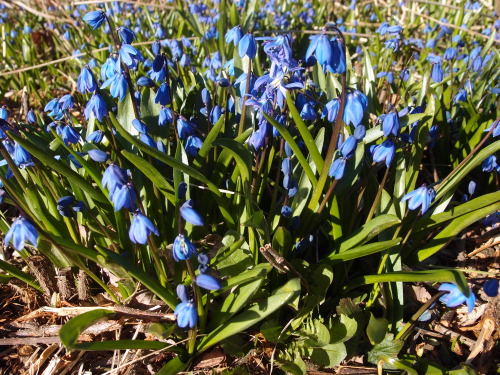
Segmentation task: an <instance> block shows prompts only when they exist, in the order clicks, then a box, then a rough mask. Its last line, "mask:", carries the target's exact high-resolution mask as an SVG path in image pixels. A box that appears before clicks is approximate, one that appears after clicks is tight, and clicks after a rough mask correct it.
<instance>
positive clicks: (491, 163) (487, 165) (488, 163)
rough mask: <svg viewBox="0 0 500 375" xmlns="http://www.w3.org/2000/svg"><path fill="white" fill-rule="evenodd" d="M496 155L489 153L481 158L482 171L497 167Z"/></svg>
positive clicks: (489, 170)
mask: <svg viewBox="0 0 500 375" xmlns="http://www.w3.org/2000/svg"><path fill="white" fill-rule="evenodd" d="M497 166H498V164H497V157H496V156H495V155H490V156H488V157H487V158H486V159H484V160H483V163H482V164H481V167H482V170H483V172H491V171H493V170H494V169H495V168H497Z"/></svg>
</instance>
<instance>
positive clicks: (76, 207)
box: [73, 201, 86, 212]
mask: <svg viewBox="0 0 500 375" xmlns="http://www.w3.org/2000/svg"><path fill="white" fill-rule="evenodd" d="M85 208H86V207H85V203H83V202H82V201H78V202H76V204H75V205H74V206H73V211H75V212H83V211H84V210H85Z"/></svg>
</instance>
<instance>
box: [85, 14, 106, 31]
mask: <svg viewBox="0 0 500 375" xmlns="http://www.w3.org/2000/svg"><path fill="white" fill-rule="evenodd" d="M83 20H84V21H85V22H87V23H88V24H89V26H90V27H92V28H93V29H94V30H95V29H98V28H99V27H100V26H101V25H102V23H103V22H104V21H105V20H106V13H105V12H104V11H102V10H94V11H92V12H89V13H87V14H86V15H84V16H83Z"/></svg>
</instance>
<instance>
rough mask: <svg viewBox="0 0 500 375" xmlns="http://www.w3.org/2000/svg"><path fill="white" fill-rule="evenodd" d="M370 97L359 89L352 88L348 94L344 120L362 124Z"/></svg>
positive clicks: (348, 122) (349, 122) (347, 122)
mask: <svg viewBox="0 0 500 375" xmlns="http://www.w3.org/2000/svg"><path fill="white" fill-rule="evenodd" d="M367 108H368V99H367V97H366V95H365V94H363V93H362V92H361V91H358V90H351V91H349V92H348V93H347V95H346V105H345V109H344V122H345V123H346V124H347V125H349V124H353V125H354V127H357V126H358V125H359V124H361V121H362V120H363V116H364V114H365V111H366V109H367Z"/></svg>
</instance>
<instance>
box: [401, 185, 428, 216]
mask: <svg viewBox="0 0 500 375" xmlns="http://www.w3.org/2000/svg"><path fill="white" fill-rule="evenodd" d="M435 197H436V192H435V191H434V189H433V188H427V187H426V186H425V185H422V186H421V187H419V188H418V189H416V190H413V191H411V192H409V193H408V194H406V195H405V196H404V197H403V198H402V199H401V201H402V202H404V201H408V208H409V209H410V210H416V209H417V208H420V209H421V210H422V215H423V214H425V213H426V212H427V210H428V209H429V206H430V205H431V203H432V201H433V200H434V198H435Z"/></svg>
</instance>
